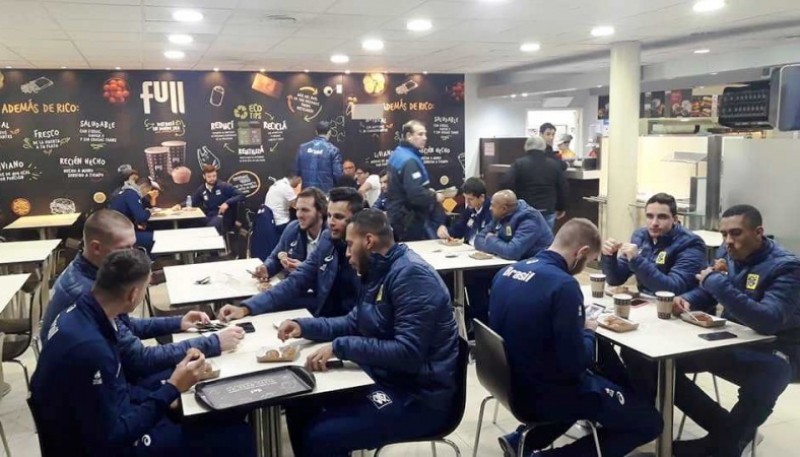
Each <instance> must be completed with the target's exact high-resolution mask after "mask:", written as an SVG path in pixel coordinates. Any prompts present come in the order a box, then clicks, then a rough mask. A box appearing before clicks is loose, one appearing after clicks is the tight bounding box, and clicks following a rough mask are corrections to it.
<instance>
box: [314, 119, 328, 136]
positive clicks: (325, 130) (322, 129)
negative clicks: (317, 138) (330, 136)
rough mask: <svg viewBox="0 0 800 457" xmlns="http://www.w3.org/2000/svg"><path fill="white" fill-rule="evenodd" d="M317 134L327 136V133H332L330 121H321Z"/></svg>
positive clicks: (318, 123) (318, 124)
mask: <svg viewBox="0 0 800 457" xmlns="http://www.w3.org/2000/svg"><path fill="white" fill-rule="evenodd" d="M316 131H317V134H319V135H325V134H326V133H328V132H330V131H331V123H330V122H328V121H319V122H317V128H316Z"/></svg>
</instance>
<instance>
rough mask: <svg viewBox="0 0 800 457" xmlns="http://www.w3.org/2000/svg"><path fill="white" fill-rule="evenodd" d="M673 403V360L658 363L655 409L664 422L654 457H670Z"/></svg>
mask: <svg viewBox="0 0 800 457" xmlns="http://www.w3.org/2000/svg"><path fill="white" fill-rule="evenodd" d="M674 403H675V360H674V359H663V360H660V361H659V362H658V394H657V397H656V407H657V408H658V410H659V411H660V412H661V418H662V419H663V420H664V430H663V431H662V432H661V436H660V437H658V439H657V440H656V457H672V414H673V410H674V406H675V405H674Z"/></svg>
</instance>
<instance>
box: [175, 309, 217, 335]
mask: <svg viewBox="0 0 800 457" xmlns="http://www.w3.org/2000/svg"><path fill="white" fill-rule="evenodd" d="M210 321H211V319H209V318H208V315H207V314H206V313H204V312H202V311H189V312H188V313H186V314H184V315H183V318H182V319H181V331H184V332H185V331H186V330H189V329H190V328H192V327H194V326H195V324H197V323H198V322H200V323H203V324H207V323H209V322H210Z"/></svg>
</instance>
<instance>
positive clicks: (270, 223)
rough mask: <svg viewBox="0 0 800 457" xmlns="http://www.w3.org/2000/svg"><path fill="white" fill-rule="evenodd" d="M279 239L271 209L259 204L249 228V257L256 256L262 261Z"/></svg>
mask: <svg viewBox="0 0 800 457" xmlns="http://www.w3.org/2000/svg"><path fill="white" fill-rule="evenodd" d="M279 240H280V235H279V234H278V228H277V227H276V226H275V217H274V216H273V214H272V210H271V209H269V207H267V206H266V205H261V207H259V209H258V212H257V213H256V216H255V217H254V218H253V224H252V226H251V228H250V257H258V258H259V259H261V260H262V261H263V260H264V259H266V258H267V256H269V254H270V253H271V252H272V250H273V249H275V246H277V245H278V241H279Z"/></svg>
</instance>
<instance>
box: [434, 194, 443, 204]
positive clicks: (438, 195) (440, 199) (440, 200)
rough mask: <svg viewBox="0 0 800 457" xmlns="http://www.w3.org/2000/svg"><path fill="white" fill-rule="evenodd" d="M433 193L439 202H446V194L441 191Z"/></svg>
mask: <svg viewBox="0 0 800 457" xmlns="http://www.w3.org/2000/svg"><path fill="white" fill-rule="evenodd" d="M433 195H435V196H436V201H437V202H439V203H442V202H444V200H445V198H444V195H442V194H440V193H439V192H434V193H433Z"/></svg>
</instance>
